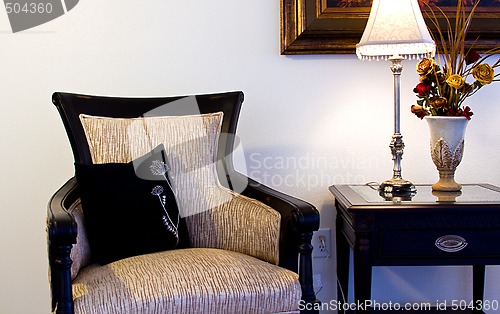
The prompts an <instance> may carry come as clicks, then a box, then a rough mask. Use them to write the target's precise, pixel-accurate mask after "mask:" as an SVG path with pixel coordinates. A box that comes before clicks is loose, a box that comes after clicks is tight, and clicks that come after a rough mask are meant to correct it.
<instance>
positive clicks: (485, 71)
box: [411, 0, 500, 120]
mask: <svg viewBox="0 0 500 314" xmlns="http://www.w3.org/2000/svg"><path fill="white" fill-rule="evenodd" d="M464 1H466V0H458V1H457V8H456V16H455V21H454V22H455V23H453V24H452V22H451V21H450V19H449V18H448V17H447V16H446V14H445V13H444V12H443V10H441V9H440V8H439V7H435V8H437V10H439V11H440V13H441V14H442V15H443V16H444V19H445V22H446V24H447V29H446V31H441V30H440V28H439V27H438V19H437V16H436V14H435V12H434V10H433V8H434V7H433V8H431V7H430V6H429V4H428V3H427V2H423V4H424V5H426V6H427V7H428V8H429V13H428V16H429V18H430V20H431V21H432V23H433V24H434V26H436V28H437V30H438V32H437V37H438V38H434V39H435V41H436V47H437V53H436V57H435V59H433V58H424V59H422V60H421V61H420V62H418V64H417V69H416V70H417V73H418V74H419V75H420V83H418V85H417V86H416V87H415V88H414V89H413V91H414V92H415V93H416V94H417V97H418V100H417V105H413V106H411V112H412V113H414V114H415V115H416V116H417V117H419V118H420V119H423V118H424V117H425V116H428V115H432V116H464V117H466V118H467V119H469V120H470V117H471V116H472V115H473V113H472V111H471V108H470V107H469V106H463V102H464V100H465V99H466V98H468V97H470V96H472V95H474V94H475V93H476V92H477V91H478V90H479V89H481V88H482V87H483V86H485V85H488V84H490V83H492V82H494V81H499V79H498V76H499V75H500V74H495V68H496V67H498V66H500V58H499V59H498V60H497V61H496V62H495V63H494V64H493V65H490V64H488V63H487V62H486V61H487V60H488V59H489V58H490V57H492V55H494V54H498V53H500V47H496V48H493V49H491V50H488V51H486V52H484V53H483V55H480V54H479V52H478V51H476V50H475V49H474V45H473V44H472V47H470V48H467V47H466V46H465V39H466V35H467V31H468V28H469V25H470V23H471V20H472V16H473V14H474V11H475V10H476V8H477V6H478V4H479V1H480V0H478V1H477V2H476V3H475V4H474V5H473V6H472V7H471V9H470V12H469V13H466V9H465V4H464ZM421 2H422V1H421ZM452 25H454V26H452ZM470 76H472V79H473V81H472V82H470V83H469V82H468V80H471V78H470Z"/></svg>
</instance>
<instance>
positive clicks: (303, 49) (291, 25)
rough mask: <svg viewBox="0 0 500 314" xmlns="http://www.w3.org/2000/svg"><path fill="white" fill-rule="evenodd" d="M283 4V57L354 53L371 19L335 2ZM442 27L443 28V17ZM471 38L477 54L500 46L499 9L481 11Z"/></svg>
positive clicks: (292, 0) (287, 0) (363, 10)
mask: <svg viewBox="0 0 500 314" xmlns="http://www.w3.org/2000/svg"><path fill="white" fill-rule="evenodd" d="M280 1H281V10H280V11H281V12H280V13H281V18H280V26H281V54H282V55H295V54H353V53H355V50H356V44H357V43H358V42H359V40H360V39H361V35H362V34H363V31H364V28H365V26H366V22H367V20H368V16H369V15H370V7H369V6H365V7H334V6H333V5H334V4H335V3H336V2H338V1H333V0H280ZM442 9H443V11H444V12H445V14H446V15H447V16H448V17H452V16H453V14H454V12H455V8H454V7H451V6H447V7H446V6H443V7H442ZM424 16H425V13H424ZM438 17H439V16H438ZM441 23H442V26H440V27H444V25H445V24H444V19H443V18H442V17H441V18H440V25H441ZM428 25H430V23H428ZM431 30H432V27H431ZM468 35H469V36H468V40H467V41H468V43H469V44H471V43H472V42H474V47H475V48H477V49H478V50H482V51H485V50H488V49H491V48H493V47H498V46H500V6H492V7H488V6H485V7H478V8H477V9H476V12H475V14H474V19H473V22H472V25H471V29H470V30H469V33H468Z"/></svg>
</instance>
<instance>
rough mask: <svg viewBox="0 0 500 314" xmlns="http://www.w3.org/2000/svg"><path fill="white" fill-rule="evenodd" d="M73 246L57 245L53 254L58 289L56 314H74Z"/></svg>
mask: <svg viewBox="0 0 500 314" xmlns="http://www.w3.org/2000/svg"><path fill="white" fill-rule="evenodd" d="M71 247H72V245H56V246H55V250H54V251H55V252H53V254H54V255H53V256H52V257H53V258H54V265H53V266H54V267H55V271H56V277H57V278H54V279H55V280H57V283H58V285H57V286H58V287H59V289H57V291H55V292H56V294H57V295H56V297H57V304H56V314H73V313H74V306H73V295H72V290H71V263H72V261H71V258H70V257H69V254H70V252H71Z"/></svg>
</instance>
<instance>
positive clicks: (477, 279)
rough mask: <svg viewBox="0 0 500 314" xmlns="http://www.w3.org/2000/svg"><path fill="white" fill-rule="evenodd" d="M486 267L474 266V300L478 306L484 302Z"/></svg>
mask: <svg viewBox="0 0 500 314" xmlns="http://www.w3.org/2000/svg"><path fill="white" fill-rule="evenodd" d="M485 270H486V267H485V265H474V266H472V299H473V300H474V304H475V305H478V304H480V302H482V301H483V300H484V278H485Z"/></svg>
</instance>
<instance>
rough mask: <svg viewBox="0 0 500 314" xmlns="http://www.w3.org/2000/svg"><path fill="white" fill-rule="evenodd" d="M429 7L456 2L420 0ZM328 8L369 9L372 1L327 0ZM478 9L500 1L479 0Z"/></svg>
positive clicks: (471, 1) (454, 1) (451, 0)
mask: <svg viewBox="0 0 500 314" xmlns="http://www.w3.org/2000/svg"><path fill="white" fill-rule="evenodd" d="M464 1H465V4H466V5H473V4H474V2H475V0H464ZM420 2H426V3H428V4H431V5H438V6H442V7H447V6H456V5H457V0H422V1H420ZM327 3H328V7H329V8H353V7H370V6H371V3H372V0H328V1H327ZM479 6H480V7H500V0H481V2H480V3H479Z"/></svg>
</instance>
